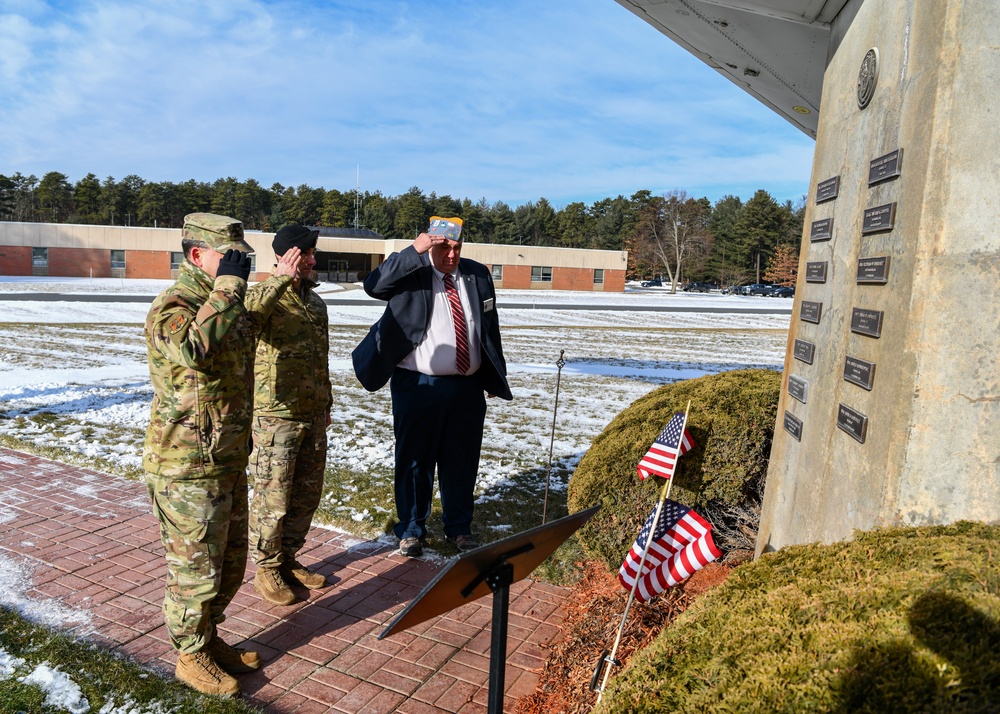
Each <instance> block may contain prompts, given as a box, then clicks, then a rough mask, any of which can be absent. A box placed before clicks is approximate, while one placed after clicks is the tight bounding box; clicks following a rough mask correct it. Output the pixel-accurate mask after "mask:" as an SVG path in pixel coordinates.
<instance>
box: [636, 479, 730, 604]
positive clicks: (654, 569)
mask: <svg viewBox="0 0 1000 714" xmlns="http://www.w3.org/2000/svg"><path fill="white" fill-rule="evenodd" d="M655 517H656V509H655V508H654V509H653V512H652V513H650V514H649V518H647V519H646V523H645V524H644V525H643V527H642V530H641V531H640V532H639V537H638V538H636V539H635V543H634V544H633V545H632V549H631V550H630V551H629V552H628V555H627V556H625V562H623V563H622V567H621V569H620V570H619V571H618V582H620V583H621V584H622V587H624V588H625V589H626V590H629V591H631V590H632V585H633V583H635V579H636V574H637V573H639V561H640V560H642V552H643V550H645V548H646V540H647V539H648V538H649V534H650V531H653V542H652V543H651V544H650V546H649V552H648V553H647V554H646V560H645V562H643V564H642V572H641V573H640V574H639V585H638V586H637V587H636V589H635V599H636V600H638V601H639V602H646V601H647V600H649V598H651V597H653V596H654V595H656V594H658V593H661V592H663V591H664V590H666V589H667V588H669V587H672V586H674V585H676V584H677V583H679V582H681V581H683V580H685V579H687V578H689V577H691V575H693V574H694V573H695V571H697V570H701V569H702V568H703V567H704V566H705V565H706V564H708V563H711V562H712V561H713V560H715V559H716V558H720V557H722V551H720V550H719V549H718V548H717V547H716V545H715V541H714V540H712V526H711V524H710V523H709V522H708V521H706V520H705V519H704V518H702V517H701V516H699V515H698V514H697V513H695V512H694V511H692V510H691V509H690V508H688V507H687V506H684V505H682V504H680V503H677V502H676V501H671V500H670V499H669V498H668V499H666V500H665V501H664V502H663V511H662V512H661V513H660V520H659V521H658V522H657V524H656V529H655V530H654V529H653V518H655Z"/></svg>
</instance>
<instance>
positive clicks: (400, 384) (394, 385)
mask: <svg viewBox="0 0 1000 714" xmlns="http://www.w3.org/2000/svg"><path fill="white" fill-rule="evenodd" d="M389 389H390V391H391V393H392V422H393V431H394V432H395V435H396V469H395V476H396V483H395V495H396V515H397V517H398V519H399V523H397V524H396V526H395V528H394V529H393V530H394V531H395V533H396V536H397V537H398V538H423V537H424V536H425V535H427V527H426V523H427V518H428V517H429V516H430V513H431V498H432V496H433V494H434V471H435V468H436V469H437V475H438V486H439V488H440V490H441V509H442V511H443V514H442V520H443V521H444V534H445V535H446V536H451V537H454V536H459V535H465V534H469V533H471V532H472V531H471V527H472V508H473V501H474V498H473V493H472V492H473V488H474V487H475V485H476V476H477V474H478V472H479V452H480V449H481V448H482V444H483V423H484V421H485V419H486V396H485V394H484V392H483V386H482V382H481V380H480V379H479V377H478V376H477V375H470V376H461V377H460V376H447V377H434V376H430V375H426V374H421V373H419V372H413V371H410V370H407V369H401V368H399V367H397V368H396V370H395V371H394V372H393V374H392V378H391V379H390V381H389Z"/></svg>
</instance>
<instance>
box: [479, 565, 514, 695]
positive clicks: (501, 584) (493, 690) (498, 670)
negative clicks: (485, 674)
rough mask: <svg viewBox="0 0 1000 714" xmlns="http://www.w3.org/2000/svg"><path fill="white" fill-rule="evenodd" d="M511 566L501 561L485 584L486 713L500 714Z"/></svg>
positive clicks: (505, 667)
mask: <svg viewBox="0 0 1000 714" xmlns="http://www.w3.org/2000/svg"><path fill="white" fill-rule="evenodd" d="M513 582H514V566H513V565H511V564H510V563H508V562H506V561H504V562H503V563H502V564H501V565H500V567H498V568H497V569H496V570H494V571H493V572H492V573H490V575H489V576H487V578H486V584H487V585H488V586H489V588H490V590H491V591H492V592H493V621H492V623H491V626H490V629H491V632H490V684H489V695H488V701H487V708H486V711H487V712H488V714H503V688H504V675H505V674H506V669H507V608H508V606H509V604H510V586H511V584H512V583H513Z"/></svg>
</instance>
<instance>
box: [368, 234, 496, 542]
mask: <svg viewBox="0 0 1000 714" xmlns="http://www.w3.org/2000/svg"><path fill="white" fill-rule="evenodd" d="M461 230H462V221H461V219H459V218H439V217H437V216H434V217H433V218H431V227H430V229H429V230H428V232H426V233H421V234H420V235H419V236H417V239H416V240H415V241H414V242H413V245H411V246H409V247H407V248H405V249H403V250H402V251H400V252H399V253H393V254H392V255H390V256H389V257H388V258H386V260H385V262H383V263H382V265H380V266H379V267H377V268H376V269H375V270H373V271H372V272H371V273H369V274H368V276H367V277H366V278H365V283H364V285H365V292H367V293H368V294H369V295H371V296H372V297H374V298H378V299H380V300H387V301H388V305H386V308H385V313H384V314H383V315H382V317H381V319H380V320H379V321H378V322H376V323H375V324H374V325H372V328H371V330H369V332H368V335H367V337H365V339H364V340H362V342H361V344H360V345H358V346H357V348H355V350H354V352H353V353H352V355H351V357H352V359H353V362H354V372H355V374H356V375H357V377H358V380H359V381H360V382H361V384H362V385H364V387H365V389H367V390H368V391H371V392H374V391H376V390H378V389H381V388H382V387H383V386H384V385H385V383H386V382H389V383H390V384H389V388H390V390H391V392H392V418H393V431H394V432H395V436H396V467H395V495H396V515H397V517H398V520H399V522H398V523H397V524H396V526H395V528H394V531H395V534H396V536H397V537H398V538H399V552H400V553H401V554H402V555H405V556H408V557H416V556H419V555H421V554H422V553H423V547H422V544H423V541H424V539H425V537H426V535H427V528H426V522H427V518H428V516H430V512H431V497H432V495H433V490H434V469H435V467H437V473H438V485H439V487H440V491H441V507H442V511H443V514H442V520H443V521H444V534H445V537H446V538H447V539H448V540H449V541H451V542H453V543H455V544H456V545H457V546H458V548H459V550H462V551H465V550H472V549H473V548H476V547H478V543H476V540H475V538H474V537H473V535H472V509H473V500H474V499H473V488H474V487H475V483H476V475H477V472H478V471H479V451H480V448H481V446H482V443H483V423H484V421H485V418H486V399H485V397H484V392H486V393H488V394H489V395H490V396H498V397H501V398H503V399H508V400H509V399H512V398H513V396H512V395H511V392H510V387H509V386H508V384H507V363H506V361H505V360H504V356H503V348H502V346H501V344H500V325H499V323H498V321H497V310H496V292H495V290H494V288H493V279H492V276H491V274H490V270H489V269H488V268H487V267H486V266H485V265H482V264H481V263H477V262H475V261H473V260H469V259H467V258H461V257H460V254H461V251H462V234H461Z"/></svg>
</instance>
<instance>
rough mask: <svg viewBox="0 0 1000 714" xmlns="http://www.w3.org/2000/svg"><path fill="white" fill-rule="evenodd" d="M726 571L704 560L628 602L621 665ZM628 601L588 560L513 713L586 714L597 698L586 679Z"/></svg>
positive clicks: (619, 656) (609, 646)
mask: <svg viewBox="0 0 1000 714" xmlns="http://www.w3.org/2000/svg"><path fill="white" fill-rule="evenodd" d="M730 570H731V567H730V566H727V565H720V564H718V563H709V564H708V565H706V566H705V567H704V568H702V569H701V570H699V571H698V572H696V573H695V574H694V575H692V576H691V577H690V578H689V579H688V580H686V581H685V582H684V583H682V584H681V585H679V586H677V587H674V588H671V589H669V590H667V591H666V592H664V593H661V594H660V595H658V596H657V597H655V598H653V599H652V600H651V601H649V602H647V603H638V602H633V603H632V607H631V609H630V610H629V614H628V620H627V621H626V623H625V630H624V632H623V633H622V640H621V643H620V644H619V646H618V651H617V653H616V654H615V658H616V659H617V660H619V661H620V662H621V663H622V665H625V664H626V663H627V662H628V660H629V657H631V656H632V654H633V653H634V652H636V651H637V650H639V649H642V648H643V647H645V646H646V645H648V644H649V643H650V642H651V641H652V640H653V638H655V637H656V636H657V635H658V634H659V633H660V631H661V630H662V629H663V628H664V627H665V626H666V625H667V624H668V623H670V622H672V621H673V619H674V618H676V617H677V616H678V615H679V614H680V613H682V612H684V610H685V609H687V607H688V605H690V604H691V602H693V601H694V599H695V598H696V597H698V596H699V595H701V594H702V593H704V592H706V591H707V590H710V589H711V588H713V587H715V586H716V585H718V584H719V583H721V582H723V581H724V580H725V579H726V577H728V575H729V571H730ZM627 602H628V591H626V590H625V589H624V588H623V587H622V586H621V584H620V583H619V582H618V577H617V575H616V574H615V575H613V574H611V573H608V572H607V570H605V569H604V568H603V567H602V566H600V565H598V564H595V563H588V564H587V565H586V566H585V571H584V576H583V579H582V580H581V581H580V582H579V583H578V584H577V586H576V587H575V588H574V589H573V592H572V594H571V595H570V598H569V600H568V601H567V602H566V603H565V605H564V609H565V610H566V618H565V620H564V621H563V637H562V639H561V640H560V641H559V642H557V643H556V644H554V645H552V651H551V654H550V655H549V658H548V661H547V662H546V663H545V666H544V668H543V669H542V673H541V675H540V676H539V680H538V686H537V687H536V688H535V692H534V694H531V695H529V696H527V697H522V698H521V699H520V700H518V702H517V706H516V707H515V709H514V714H584V713H585V712H589V711H590V710H591V709H592V708H593V706H594V704H595V703H596V702H597V692H593V691H591V690H590V681H591V677H592V676H593V674H594V669H595V667H596V665H597V662H598V658H600V657H601V654H602V652H604V651H605V650H607V651H608V652H610V651H611V649H612V648H613V647H614V643H615V637H616V636H617V634H618V628H619V626H620V625H621V619H622V613H623V612H624V611H625V605H626V603H627ZM620 671H621V667H618V666H612V667H611V672H610V676H609V680H608V681H609V682H610V679H611V678H613V677H614V676H615V675H616V674H617V673H618V672H620ZM597 684H598V685H600V681H598V683H597Z"/></svg>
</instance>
